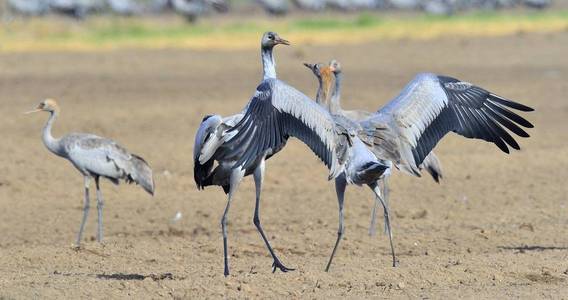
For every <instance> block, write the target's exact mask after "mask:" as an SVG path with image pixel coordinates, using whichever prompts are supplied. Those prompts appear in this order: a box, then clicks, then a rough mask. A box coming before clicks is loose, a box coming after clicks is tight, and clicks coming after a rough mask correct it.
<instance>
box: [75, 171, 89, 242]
mask: <svg viewBox="0 0 568 300" xmlns="http://www.w3.org/2000/svg"><path fill="white" fill-rule="evenodd" d="M90 182H91V178H90V177H89V176H85V178H84V185H85V202H84V204H83V219H81V225H80V226H79V233H78V234H77V244H76V245H75V246H76V247H77V248H78V247H80V246H81V237H82V236H83V230H84V229H85V223H87V216H88V215H89V209H90V205H91V204H90V203H89V184H90Z"/></svg>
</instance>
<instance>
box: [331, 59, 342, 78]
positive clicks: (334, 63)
mask: <svg viewBox="0 0 568 300" xmlns="http://www.w3.org/2000/svg"><path fill="white" fill-rule="evenodd" d="M329 68H330V69H331V71H332V72H333V73H335V74H338V73H341V64H340V63H339V61H338V60H336V59H332V60H331V61H330V62H329Z"/></svg>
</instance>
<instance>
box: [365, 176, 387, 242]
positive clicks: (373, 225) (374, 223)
mask: <svg viewBox="0 0 568 300" xmlns="http://www.w3.org/2000/svg"><path fill="white" fill-rule="evenodd" d="M388 179H389V176H388V175H385V176H384V177H383V178H381V179H379V181H377V183H378V184H379V186H381V185H382V187H381V188H382V191H383V200H384V202H385V205H386V207H387V210H388V207H389V186H388ZM373 203H374V204H373V210H372V211H371V224H370V225H369V236H375V235H376V234H377V210H378V209H379V206H380V205H381V204H380V203H379V202H378V201H373ZM387 223H388V220H387V218H386V217H385V227H384V230H385V234H388V232H387Z"/></svg>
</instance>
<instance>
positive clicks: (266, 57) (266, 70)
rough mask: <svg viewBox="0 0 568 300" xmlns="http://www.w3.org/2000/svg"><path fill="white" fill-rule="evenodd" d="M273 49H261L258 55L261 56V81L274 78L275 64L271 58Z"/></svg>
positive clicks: (272, 57)
mask: <svg viewBox="0 0 568 300" xmlns="http://www.w3.org/2000/svg"><path fill="white" fill-rule="evenodd" d="M272 48H273V47H262V48H261V53H260V55H261V56H262V68H263V74H262V77H263V78H262V79H269V78H276V63H275V62H274V56H272Z"/></svg>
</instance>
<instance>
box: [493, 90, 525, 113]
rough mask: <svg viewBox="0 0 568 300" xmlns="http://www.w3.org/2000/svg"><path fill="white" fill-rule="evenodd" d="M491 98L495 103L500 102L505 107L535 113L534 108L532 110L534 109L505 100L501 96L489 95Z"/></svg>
mask: <svg viewBox="0 0 568 300" xmlns="http://www.w3.org/2000/svg"><path fill="white" fill-rule="evenodd" d="M489 97H490V98H491V100H493V101H495V102H498V103H500V104H502V105H505V106H508V107H510V108H514V109H516V110H520V111H527V112H528V111H534V108H532V107H529V106H526V105H524V104H521V103H518V102H515V101H511V100H508V99H505V98H503V97H501V96H497V95H495V94H489Z"/></svg>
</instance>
